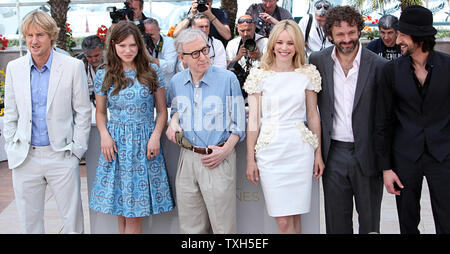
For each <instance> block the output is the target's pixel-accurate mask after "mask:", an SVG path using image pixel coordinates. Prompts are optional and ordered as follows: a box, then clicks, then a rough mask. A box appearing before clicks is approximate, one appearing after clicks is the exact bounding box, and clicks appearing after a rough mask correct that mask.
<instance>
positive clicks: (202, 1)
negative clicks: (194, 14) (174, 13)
mask: <svg viewBox="0 0 450 254" xmlns="http://www.w3.org/2000/svg"><path fill="white" fill-rule="evenodd" d="M206 10H208V1H207V0H199V1H198V3H197V11H199V12H204V11H206Z"/></svg>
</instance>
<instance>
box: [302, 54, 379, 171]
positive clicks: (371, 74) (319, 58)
mask: <svg viewBox="0 0 450 254" xmlns="http://www.w3.org/2000/svg"><path fill="white" fill-rule="evenodd" d="M333 49H334V46H331V47H328V48H326V49H324V50H322V51H319V52H313V53H312V54H311V55H310V57H309V62H310V63H311V64H314V65H315V66H316V67H317V69H318V70H319V72H320V75H321V77H322V91H320V92H319V94H318V106H319V112H320V119H321V124H322V156H323V160H324V162H325V163H326V161H327V158H328V153H329V150H330V144H331V130H332V128H333V116H334V100H335V98H334V78H333V73H334V61H333V59H332V58H331V53H332V51H333ZM385 63H386V60H385V59H384V58H382V57H380V56H378V55H376V54H375V53H373V52H371V51H370V50H368V49H366V48H362V49H361V61H360V66H359V72H358V81H357V84H356V91H355V98H354V102H353V113H352V128H353V136H354V140H355V154H356V158H357V159H358V163H359V165H360V166H361V169H362V172H363V174H364V175H366V176H373V175H377V174H378V173H379V170H378V168H377V164H376V159H375V147H374V134H375V122H374V120H375V102H376V94H377V93H376V89H377V86H378V83H379V79H380V76H381V75H380V74H381V71H382V67H383V66H384V64H385Z"/></svg>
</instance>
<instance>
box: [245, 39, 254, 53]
mask: <svg viewBox="0 0 450 254" xmlns="http://www.w3.org/2000/svg"><path fill="white" fill-rule="evenodd" d="M244 48H245V49H246V50H248V51H250V52H253V51H255V50H256V41H255V40H254V39H252V38H248V39H247V40H245V42H244Z"/></svg>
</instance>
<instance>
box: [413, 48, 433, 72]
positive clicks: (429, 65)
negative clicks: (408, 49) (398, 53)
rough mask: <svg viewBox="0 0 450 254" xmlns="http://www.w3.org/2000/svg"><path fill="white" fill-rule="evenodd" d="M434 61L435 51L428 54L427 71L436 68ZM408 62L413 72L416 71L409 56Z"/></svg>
mask: <svg viewBox="0 0 450 254" xmlns="http://www.w3.org/2000/svg"><path fill="white" fill-rule="evenodd" d="M433 59H434V51H433V50H431V51H430V53H429V54H428V58H427V63H426V64H425V69H426V70H431V69H432V68H433V67H434V64H433ZM408 60H409V64H410V66H411V70H413V71H414V70H415V69H414V66H413V63H412V58H411V56H408Z"/></svg>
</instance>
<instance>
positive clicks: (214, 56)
mask: <svg viewBox="0 0 450 254" xmlns="http://www.w3.org/2000/svg"><path fill="white" fill-rule="evenodd" d="M210 26H211V21H210V20H209V18H208V16H206V15H205V14H202V13H199V14H196V15H194V17H193V19H192V20H191V24H190V25H189V27H192V28H197V29H199V30H201V31H202V32H203V33H205V35H206V37H207V38H208V40H207V43H208V46H209V48H210V51H209V59H210V62H211V64H212V65H216V66H218V67H220V68H223V69H226V68H227V53H226V51H225V47H224V45H223V44H222V42H221V41H220V40H219V39H216V38H215V37H213V36H211V35H210V30H209V29H210ZM185 68H186V66H185V65H184V63H183V62H182V61H178V64H177V72H180V71H182V70H184V69H185Z"/></svg>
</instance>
